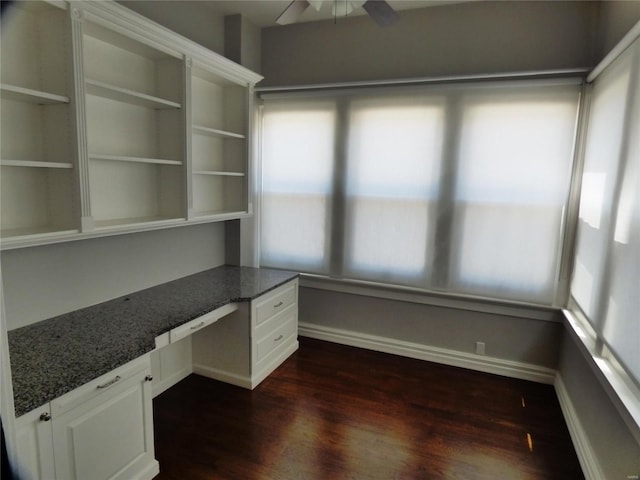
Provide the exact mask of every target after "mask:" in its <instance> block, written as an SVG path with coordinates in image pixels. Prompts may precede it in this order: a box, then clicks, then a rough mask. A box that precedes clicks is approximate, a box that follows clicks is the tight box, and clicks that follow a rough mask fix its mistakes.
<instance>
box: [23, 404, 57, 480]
mask: <svg viewBox="0 0 640 480" xmlns="http://www.w3.org/2000/svg"><path fill="white" fill-rule="evenodd" d="M16 452H17V455H18V461H19V463H18V465H17V467H18V475H19V478H28V479H31V480H52V479H54V478H56V470H55V461H54V458H53V427H52V422H51V405H50V404H48V403H47V404H46V405H43V406H42V407H40V408H36V409H35V410H33V411H31V412H29V413H26V414H24V415H22V416H21V417H20V418H18V419H17V420H16Z"/></svg>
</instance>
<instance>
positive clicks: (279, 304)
mask: <svg viewBox="0 0 640 480" xmlns="http://www.w3.org/2000/svg"><path fill="white" fill-rule="evenodd" d="M281 306H282V302H278V303H276V304H275V305H274V306H273V308H278V307H281Z"/></svg>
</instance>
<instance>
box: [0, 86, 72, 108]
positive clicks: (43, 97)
mask: <svg viewBox="0 0 640 480" xmlns="http://www.w3.org/2000/svg"><path fill="white" fill-rule="evenodd" d="M0 94H1V95H2V98H3V99H5V100H16V101H18V102H27V103H35V104H37V105H53V104H57V103H69V97H66V96H63V95H56V94H55V93H49V92H41V91H39V90H33V89H31V88H24V87H18V86H16V85H8V84H4V83H3V84H2V85H0Z"/></svg>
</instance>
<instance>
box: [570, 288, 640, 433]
mask: <svg viewBox="0 0 640 480" xmlns="http://www.w3.org/2000/svg"><path fill="white" fill-rule="evenodd" d="M562 314H563V316H564V318H565V321H566V325H567V327H568V328H567V329H568V331H569V332H570V334H571V338H572V339H573V341H574V342H575V343H576V344H577V345H578V347H579V350H580V351H581V353H582V354H583V356H584V357H585V359H586V360H587V363H588V364H589V366H590V367H591V369H592V371H593V372H594V373H595V377H596V378H597V379H598V381H599V383H600V385H602V387H603V390H604V391H605V392H606V394H607V395H608V396H609V399H610V400H611V402H612V403H613V405H614V406H615V408H616V410H617V411H618V413H619V414H620V416H621V418H622V420H623V421H624V422H625V424H626V425H627V427H629V431H630V432H631V434H632V435H633V437H634V438H635V440H636V441H637V442H638V443H639V444H640V387H639V386H638V385H636V383H635V382H634V381H633V379H631V377H630V376H629V375H628V374H627V373H626V372H625V371H624V370H623V369H622V367H620V366H619V364H618V362H617V361H616V360H615V358H613V357H612V356H611V355H610V353H609V349H608V348H607V347H606V346H605V345H604V344H603V343H602V341H601V340H599V339H598V338H597V336H596V334H595V332H594V331H593V329H592V328H591V325H590V324H589V322H588V320H587V318H586V317H585V316H584V315H583V314H582V313H581V312H580V310H579V308H578V307H577V306H576V304H575V301H574V300H573V299H571V300H570V307H569V308H566V309H563V310H562Z"/></svg>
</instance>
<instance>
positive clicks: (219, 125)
mask: <svg viewBox="0 0 640 480" xmlns="http://www.w3.org/2000/svg"><path fill="white" fill-rule="evenodd" d="M190 78H191V85H190V87H191V88H190V96H191V103H190V106H191V116H190V120H191V139H190V140H191V158H192V162H191V198H192V200H193V202H192V206H191V208H190V210H189V215H190V217H191V218H207V217H212V216H213V217H215V216H217V215H226V216H234V215H239V214H244V213H248V211H249V206H248V205H249V204H248V202H249V195H248V194H249V192H248V179H249V163H248V162H249V157H248V147H249V146H248V141H247V137H248V130H247V128H248V119H247V115H248V110H249V108H248V107H249V104H250V102H251V98H250V96H249V92H248V91H247V89H246V88H245V87H243V86H242V85H239V84H238V83H235V82H233V81H229V80H228V79H227V78H224V77H222V76H220V75H218V74H217V73H216V72H215V71H213V70H211V69H210V68H207V66H206V65H202V64H198V63H194V65H193V67H192V68H191V76H190Z"/></svg>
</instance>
